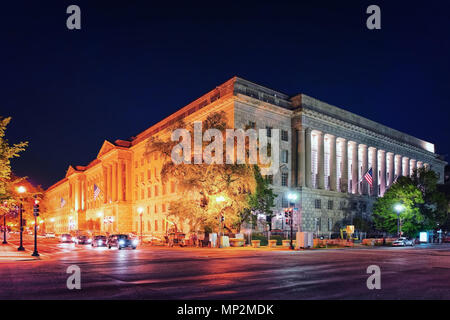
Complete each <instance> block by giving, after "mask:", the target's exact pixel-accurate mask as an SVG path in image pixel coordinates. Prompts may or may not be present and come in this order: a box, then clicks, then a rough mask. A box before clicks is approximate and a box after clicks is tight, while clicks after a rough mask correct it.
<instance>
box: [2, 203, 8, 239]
mask: <svg viewBox="0 0 450 320" xmlns="http://www.w3.org/2000/svg"><path fill="white" fill-rule="evenodd" d="M3 206H4V209H5V214H4V215H3V242H2V244H8V242H7V241H6V213H7V212H8V211H7V210H8V202H7V201H5V202H3Z"/></svg>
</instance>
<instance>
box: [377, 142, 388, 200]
mask: <svg viewBox="0 0 450 320" xmlns="http://www.w3.org/2000/svg"><path fill="white" fill-rule="evenodd" d="M378 152H379V154H380V196H383V195H384V193H385V192H386V152H385V151H384V150H379V151H378Z"/></svg>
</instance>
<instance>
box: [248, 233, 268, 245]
mask: <svg viewBox="0 0 450 320" xmlns="http://www.w3.org/2000/svg"><path fill="white" fill-rule="evenodd" d="M252 240H260V241H261V243H260V245H261V246H267V243H268V241H267V237H266V236H264V235H262V234H260V233H254V234H252Z"/></svg>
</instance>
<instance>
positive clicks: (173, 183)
mask: <svg viewBox="0 0 450 320" xmlns="http://www.w3.org/2000/svg"><path fill="white" fill-rule="evenodd" d="M170 193H175V182H174V181H172V182H170Z"/></svg>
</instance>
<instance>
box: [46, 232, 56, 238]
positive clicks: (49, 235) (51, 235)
mask: <svg viewBox="0 0 450 320" xmlns="http://www.w3.org/2000/svg"><path fill="white" fill-rule="evenodd" d="M45 237H46V238H55V237H56V236H55V233H54V232H47V233H46V234H45Z"/></svg>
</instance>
